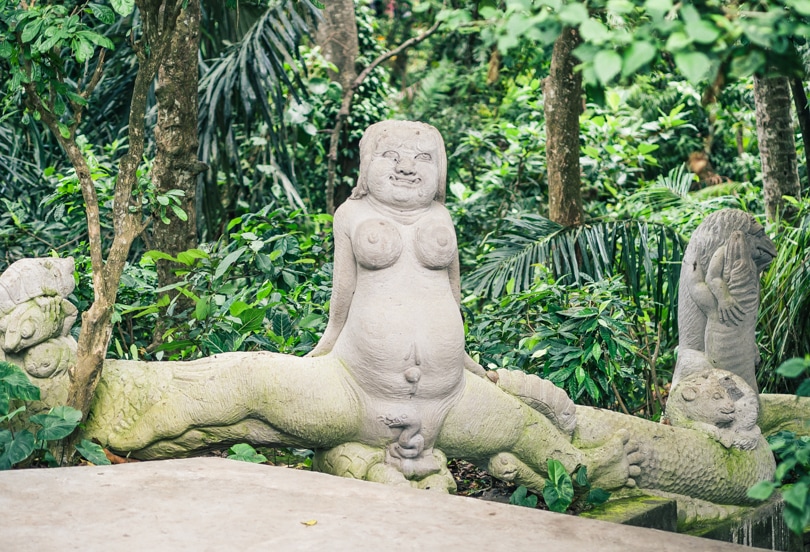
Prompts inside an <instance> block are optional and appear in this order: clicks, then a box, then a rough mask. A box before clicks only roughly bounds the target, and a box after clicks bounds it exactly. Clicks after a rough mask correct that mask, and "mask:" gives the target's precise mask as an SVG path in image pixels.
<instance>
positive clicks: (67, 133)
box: [56, 123, 70, 139]
mask: <svg viewBox="0 0 810 552" xmlns="http://www.w3.org/2000/svg"><path fill="white" fill-rule="evenodd" d="M56 126H57V127H58V128H59V134H61V135H62V138H65V139H67V138H70V129H69V128H68V127H67V125H65V124H63V123H56Z"/></svg>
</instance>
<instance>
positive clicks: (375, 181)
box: [352, 121, 447, 210]
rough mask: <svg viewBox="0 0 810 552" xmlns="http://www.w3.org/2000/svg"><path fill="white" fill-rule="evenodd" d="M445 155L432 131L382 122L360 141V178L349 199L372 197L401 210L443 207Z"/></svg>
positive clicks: (418, 125) (409, 123)
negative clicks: (439, 204) (432, 205)
mask: <svg viewBox="0 0 810 552" xmlns="http://www.w3.org/2000/svg"><path fill="white" fill-rule="evenodd" d="M446 185H447V154H446V153H445V150H444V140H442V136H441V134H439V131H438V130H436V129H435V128H434V127H432V126H430V125H428V124H425V123H419V122H414V121H382V122H379V123H376V124H373V125H371V126H370V127H368V128H367V129H366V132H365V133H364V134H363V138H362V139H361V140H360V177H359V178H358V180H357V186H356V187H355V189H354V191H353V192H352V199H360V198H362V197H364V196H366V195H371V196H372V197H373V198H374V199H375V200H377V201H380V202H382V203H384V204H386V205H388V206H390V207H394V208H396V209H400V210H411V209H418V208H420V207H425V206H427V205H429V204H430V203H431V202H432V201H438V202H440V203H444V200H445V197H446V190H445V188H446Z"/></svg>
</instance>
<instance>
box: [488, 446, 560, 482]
mask: <svg viewBox="0 0 810 552" xmlns="http://www.w3.org/2000/svg"><path fill="white" fill-rule="evenodd" d="M487 471H489V473H490V475H492V476H493V477H496V478H498V479H500V480H501V481H508V482H510V483H512V482H513V483H517V484H518V485H524V486H526V487H528V488H529V489H531V490H533V491H537V492H543V488H544V487H545V485H546V480H545V479H544V478H543V477H542V476H541V475H540V474H538V473H537V472H535V471H534V470H532V469H531V468H530V467H529V466H528V465H526V464H525V463H523V462H521V461H520V460H519V459H518V458H517V456H515V455H514V454H511V453H509V452H501V453H499V454H496V455H495V456H493V457H492V458H490V459H489V463H488V464H487Z"/></svg>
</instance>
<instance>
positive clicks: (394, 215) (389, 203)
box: [311, 121, 483, 478]
mask: <svg viewBox="0 0 810 552" xmlns="http://www.w3.org/2000/svg"><path fill="white" fill-rule="evenodd" d="M446 167H447V158H446V154H445V149H444V142H443V140H442V137H441V135H440V134H439V132H438V131H437V130H436V129H435V128H433V127H431V126H429V125H426V124H424V123H415V122H408V121H385V122H382V123H377V124H375V125H372V126H370V127H369V128H368V129H367V130H366V132H365V134H364V136H363V139H362V140H361V141H360V178H359V180H358V183H357V186H356V187H355V189H354V192H353V193H352V196H351V198H349V200H348V201H347V202H346V203H344V204H343V205H342V206H341V207H340V208H339V209H338V210H337V212H336V213H335V219H334V240H335V263H334V280H333V285H332V299H331V301H330V311H329V323H328V325H327V327H326V331H325V332H324V335H323V338H322V339H321V341H320V342H319V343H318V345H317V346H316V347H315V349H314V350H313V351H312V353H311V355H312V356H320V355H324V354H329V355H332V356H334V357H336V358H338V359H340V360H341V361H343V362H344V363H345V365H346V369H347V370H348V372H349V374H350V375H351V378H350V380H349V381H351V382H352V384H353V385H357V386H358V396H359V397H360V399H361V401H362V402H363V412H364V416H365V420H364V422H363V424H362V428H361V432H360V434H359V435H358V436H357V438H358V440H360V441H361V442H363V443H365V444H369V445H381V446H387V449H386V463H388V464H390V465H393V466H396V467H397V469H398V470H400V471H401V472H402V473H403V474H405V476H406V477H408V478H410V477H412V476H421V477H423V476H426V475H429V474H431V473H436V472H438V471H439V465H438V464H437V462H436V459H435V458H434V456H433V453H432V447H433V444H434V442H435V440H436V437H437V435H438V433H439V430H440V429H441V427H442V422H443V421H444V418H445V417H446V416H447V412H448V411H449V409H450V408H451V407H452V406H453V405H454V404H455V403H457V402H458V400H459V399H460V397H461V394H462V392H463V390H464V377H463V371H464V367H465V365H466V366H468V367H471V369H476V370H477V371H479V372H483V368H481V367H479V366H478V365H477V364H476V363H475V362H473V361H472V360H471V359H470V358H469V357H468V356H467V355H466V353H465V352H464V327H463V323H462V320H461V313H460V310H459V309H460V307H459V303H460V278H459V261H458V248H457V246H456V235H455V231H454V229H453V222H452V221H451V219H450V214H449V213H448V212H447V209H445V207H444V205H443V204H444V197H445V188H446V186H445V178H446V172H447V171H446ZM392 439H393V441H392Z"/></svg>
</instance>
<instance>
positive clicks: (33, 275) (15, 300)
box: [0, 258, 78, 378]
mask: <svg viewBox="0 0 810 552" xmlns="http://www.w3.org/2000/svg"><path fill="white" fill-rule="evenodd" d="M74 286H75V282H74V280H73V259H72V258H67V259H57V258H41V259H21V260H19V261H17V262H15V263H14V264H12V265H11V266H10V267H8V268H7V269H6V271H5V272H3V274H0V360H7V361H8V362H13V363H14V364H17V365H19V366H20V367H22V368H23V369H24V370H25V371H26V372H28V374H29V375H31V376H32V377H34V378H50V377H56V376H58V375H60V374H62V373H64V372H65V371H66V370H67V369H68V368H70V366H73V365H74V364H75V363H76V347H77V344H76V340H75V339H73V337H71V336H70V328H71V327H72V326H73V323H74V322H75V321H76V316H77V314H78V311H77V309H76V307H75V306H73V304H72V303H70V302H69V301H68V300H67V296H68V295H70V293H71V292H72V291H73V288H74Z"/></svg>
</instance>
